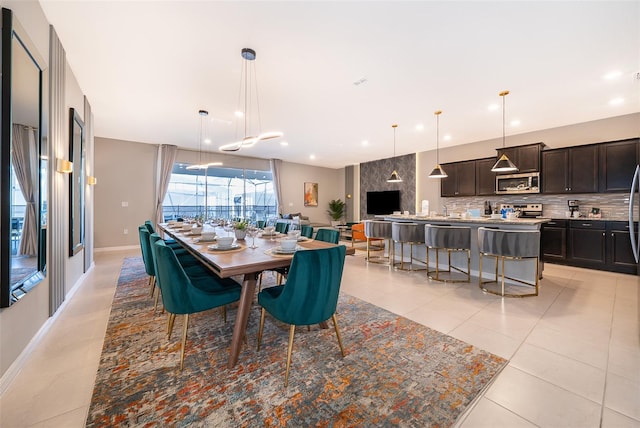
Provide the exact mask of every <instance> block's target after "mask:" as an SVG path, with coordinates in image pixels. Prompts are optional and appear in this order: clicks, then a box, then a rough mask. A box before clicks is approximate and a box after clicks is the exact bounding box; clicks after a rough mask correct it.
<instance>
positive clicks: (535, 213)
mask: <svg viewBox="0 0 640 428" xmlns="http://www.w3.org/2000/svg"><path fill="white" fill-rule="evenodd" d="M503 208H512V209H513V211H515V212H517V213H518V217H520V218H538V217H542V204H500V209H501V210H502V209H503Z"/></svg>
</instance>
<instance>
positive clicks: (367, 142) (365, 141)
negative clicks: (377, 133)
mask: <svg viewBox="0 0 640 428" xmlns="http://www.w3.org/2000/svg"><path fill="white" fill-rule="evenodd" d="M361 144H362V145H363V146H368V145H369V141H368V140H362V143H361Z"/></svg>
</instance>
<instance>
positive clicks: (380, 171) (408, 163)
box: [360, 153, 416, 219]
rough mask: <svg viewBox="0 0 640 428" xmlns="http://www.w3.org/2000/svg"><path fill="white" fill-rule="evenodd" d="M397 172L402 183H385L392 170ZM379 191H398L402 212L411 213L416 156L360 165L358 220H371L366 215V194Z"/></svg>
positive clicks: (413, 208) (413, 202)
mask: <svg viewBox="0 0 640 428" xmlns="http://www.w3.org/2000/svg"><path fill="white" fill-rule="evenodd" d="M394 169H395V170H396V171H398V174H400V177H401V178H402V183H387V178H389V176H390V175H391V172H392V171H393V170H394ZM381 190H400V205H401V206H402V211H405V210H406V211H409V212H411V213H413V212H414V211H415V209H416V155H415V153H414V154H410V155H405V156H397V157H395V158H389V159H380V160H377V161H372V162H365V163H361V164H360V218H361V219H367V218H373V216H372V215H367V192H378V191H381Z"/></svg>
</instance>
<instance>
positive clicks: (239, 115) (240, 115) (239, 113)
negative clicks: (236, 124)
mask: <svg viewBox="0 0 640 428" xmlns="http://www.w3.org/2000/svg"><path fill="white" fill-rule="evenodd" d="M235 115H236V117H242V116H244V113H243V112H241V111H237V112H235Z"/></svg>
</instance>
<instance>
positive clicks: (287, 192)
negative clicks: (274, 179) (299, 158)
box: [280, 162, 345, 224]
mask: <svg viewBox="0 0 640 428" xmlns="http://www.w3.org/2000/svg"><path fill="white" fill-rule="evenodd" d="M281 174H282V176H281V177H280V185H281V186H282V201H281V203H282V213H283V214H287V213H298V212H299V213H301V214H302V215H303V216H307V217H309V221H311V223H322V224H330V222H331V219H330V218H329V215H328V214H327V209H328V207H329V201H330V200H332V199H342V200H343V201H344V200H345V194H344V180H345V177H344V168H340V169H331V168H321V167H314V166H309V165H302V164H297V163H288V162H283V163H282V173H281ZM305 182H312V183H318V206H317V207H305V206H304V183H305Z"/></svg>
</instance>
